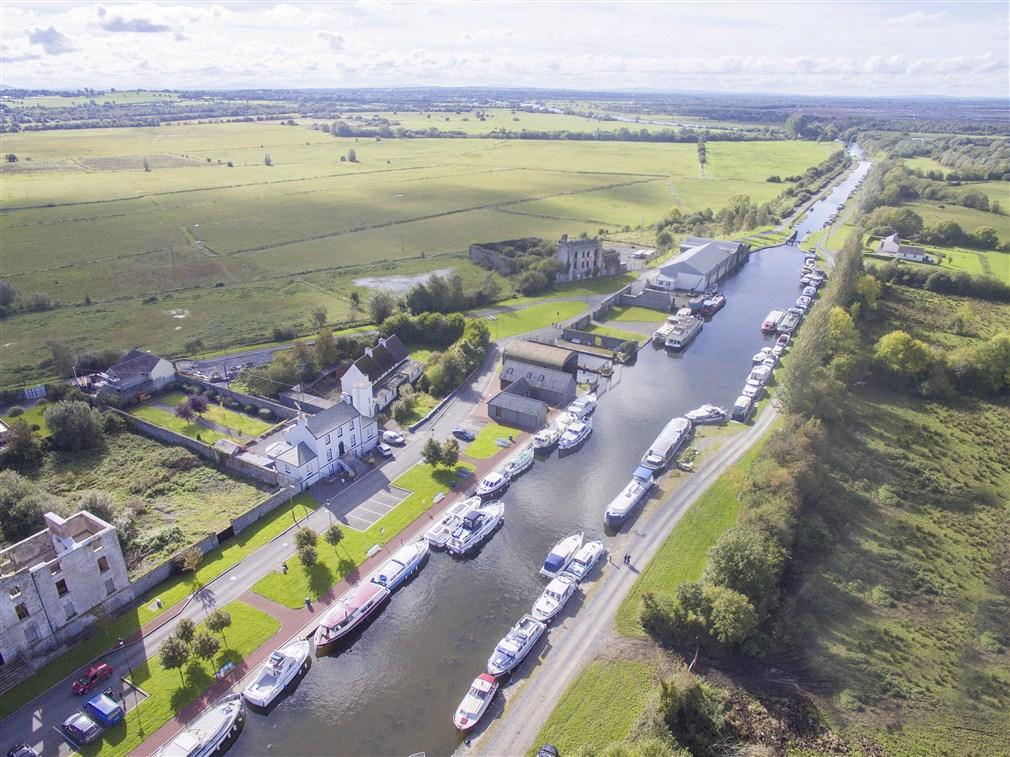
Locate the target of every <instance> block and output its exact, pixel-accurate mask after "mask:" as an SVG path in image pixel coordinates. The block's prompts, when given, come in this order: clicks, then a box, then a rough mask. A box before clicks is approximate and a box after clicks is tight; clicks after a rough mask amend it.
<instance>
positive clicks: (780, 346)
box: [772, 334, 792, 357]
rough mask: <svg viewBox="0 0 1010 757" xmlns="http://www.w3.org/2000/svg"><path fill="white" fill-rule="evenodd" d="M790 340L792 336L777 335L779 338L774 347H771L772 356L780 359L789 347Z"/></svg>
mask: <svg viewBox="0 0 1010 757" xmlns="http://www.w3.org/2000/svg"><path fill="white" fill-rule="evenodd" d="M791 340H792V336H791V335H789V334H779V338H778V339H776V340H775V346H774V347H772V354H773V355H775V356H777V357H782V356H783V355H784V354H785V352H786V348H787V347H788V346H789V342H790V341H791Z"/></svg>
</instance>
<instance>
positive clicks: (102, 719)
mask: <svg viewBox="0 0 1010 757" xmlns="http://www.w3.org/2000/svg"><path fill="white" fill-rule="evenodd" d="M83 709H84V712H85V714H87V715H89V716H91V719H92V720H94V721H95V722H96V723H98V725H100V726H101V727H102V728H111V727H112V726H114V725H115V724H116V723H118V722H119V721H120V720H122V719H123V718H124V717H126V712H125V711H124V710H123V708H122V706H121V705H120V704H119V702H117V701H116V700H115V699H113V698H112V697H110V696H108V695H106V694H96V695H95V696H93V697H91V699H89V700H88V701H87V702H85V703H84V707H83Z"/></svg>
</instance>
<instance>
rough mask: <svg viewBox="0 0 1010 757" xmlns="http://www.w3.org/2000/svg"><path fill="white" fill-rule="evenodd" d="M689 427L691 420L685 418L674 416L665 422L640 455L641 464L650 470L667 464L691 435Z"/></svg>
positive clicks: (658, 468) (690, 426)
mask: <svg viewBox="0 0 1010 757" xmlns="http://www.w3.org/2000/svg"><path fill="white" fill-rule="evenodd" d="M691 428H692V424H691V421H689V420H688V419H687V418H674V419H673V420H671V421H670V422H669V423H667V424H666V426H664V427H663V430H662V431H660V432H659V436H657V437H656V441H654V442H653V443H652V445H651V446H650V447H649V449H648V450H646V452H645V454H644V455H643V456H642V465H643V466H645V467H646V468H651V469H652V470H660V469H661V468H665V467H666V466H667V465H669V464H670V461H671V460H672V459H673V458H674V457H675V456H676V455H677V453H678V452H680V450H681V448H683V446H684V444H685V443H686V442H687V440H688V438H689V437H690V436H691Z"/></svg>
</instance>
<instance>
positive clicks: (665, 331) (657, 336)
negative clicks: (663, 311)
mask: <svg viewBox="0 0 1010 757" xmlns="http://www.w3.org/2000/svg"><path fill="white" fill-rule="evenodd" d="M671 331H673V323H672V322H671V321H670V320H669V319H667V320H666V321H665V322H664V323H663V324H662V325H660V327H659V328H658V329H656V330H655V331H654V332H652V341H654V342H658V343H659V344H662V345H665V344H666V338H667V337H668V336H670V332H671Z"/></svg>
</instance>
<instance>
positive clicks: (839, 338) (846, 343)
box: [828, 305, 859, 355]
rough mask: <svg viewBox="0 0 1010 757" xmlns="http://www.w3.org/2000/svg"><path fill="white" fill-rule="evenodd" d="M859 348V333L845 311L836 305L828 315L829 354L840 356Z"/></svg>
mask: <svg viewBox="0 0 1010 757" xmlns="http://www.w3.org/2000/svg"><path fill="white" fill-rule="evenodd" d="M858 348H859V331H858V330H857V329H856V324H855V323H853V322H852V316H850V315H849V314H848V313H847V312H845V309H844V308H843V307H841V306H839V305H835V306H834V307H833V308H831V310H830V312H829V313H828V352H830V353H831V354H832V355H838V354H840V353H844V352H855V351H856V350H857V349H858Z"/></svg>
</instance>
